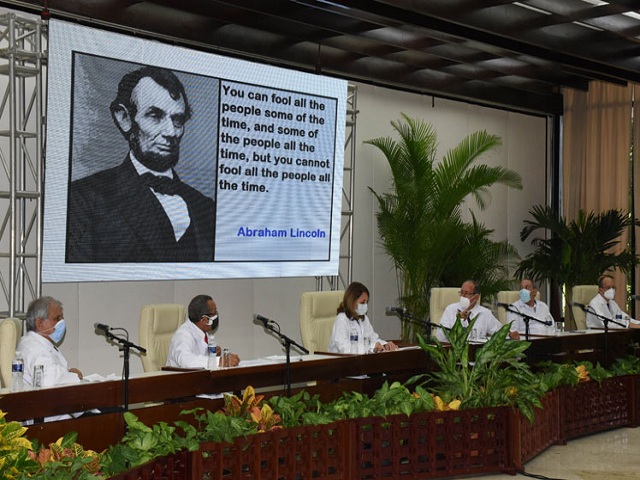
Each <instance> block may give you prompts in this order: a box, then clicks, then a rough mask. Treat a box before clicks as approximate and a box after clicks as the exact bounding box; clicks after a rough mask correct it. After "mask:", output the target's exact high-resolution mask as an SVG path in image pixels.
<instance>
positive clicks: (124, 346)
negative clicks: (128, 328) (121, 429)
mask: <svg viewBox="0 0 640 480" xmlns="http://www.w3.org/2000/svg"><path fill="white" fill-rule="evenodd" d="M103 331H104V334H105V336H106V337H107V338H108V339H109V340H112V341H114V342H117V343H119V344H120V347H118V350H119V351H121V352H123V353H124V411H125V412H128V411H129V357H130V351H131V349H132V348H135V349H136V350H138V352H140V353H147V350H146V349H145V348H142V347H141V346H139V345H136V344H135V343H133V342H130V341H129V340H127V339H126V338H122V337H118V336H117V335H114V334H113V333H111V332H110V331H109V330H103ZM126 428H127V427H126V426H125V431H126Z"/></svg>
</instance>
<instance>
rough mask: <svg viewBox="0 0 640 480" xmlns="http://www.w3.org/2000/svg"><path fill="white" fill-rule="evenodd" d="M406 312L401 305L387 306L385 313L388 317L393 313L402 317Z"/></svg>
mask: <svg viewBox="0 0 640 480" xmlns="http://www.w3.org/2000/svg"><path fill="white" fill-rule="evenodd" d="M404 314H405V309H404V308H401V307H387V308H386V309H385V315H387V317H389V316H391V315H400V316H401V317H402V316H403V315H404Z"/></svg>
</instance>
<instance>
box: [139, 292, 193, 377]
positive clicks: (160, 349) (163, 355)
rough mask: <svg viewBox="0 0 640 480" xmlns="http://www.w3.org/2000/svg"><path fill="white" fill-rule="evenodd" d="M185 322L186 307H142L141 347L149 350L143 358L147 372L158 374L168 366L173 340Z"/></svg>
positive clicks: (163, 305)
mask: <svg viewBox="0 0 640 480" xmlns="http://www.w3.org/2000/svg"><path fill="white" fill-rule="evenodd" d="M184 320H185V310H184V305H180V304H177V303H164V304H157V305H145V306H144V307H142V309H141V310H140V346H141V347H143V348H145V349H146V350H147V353H146V355H142V357H141V358H142V367H143V368H144V371H145V372H156V371H158V370H161V369H162V367H164V366H165V365H166V363H167V353H168V351H169V344H170V343H171V338H173V334H174V333H175V331H176V330H177V329H178V327H179V326H180V325H182V323H183V322H184Z"/></svg>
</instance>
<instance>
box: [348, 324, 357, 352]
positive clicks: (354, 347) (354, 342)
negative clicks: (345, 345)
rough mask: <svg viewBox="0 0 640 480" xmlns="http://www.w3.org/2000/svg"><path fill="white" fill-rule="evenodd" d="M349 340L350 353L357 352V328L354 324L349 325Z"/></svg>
mask: <svg viewBox="0 0 640 480" xmlns="http://www.w3.org/2000/svg"><path fill="white" fill-rule="evenodd" d="M349 342H350V343H351V353H358V330H357V329H356V327H355V325H354V326H353V327H351V333H350V334H349Z"/></svg>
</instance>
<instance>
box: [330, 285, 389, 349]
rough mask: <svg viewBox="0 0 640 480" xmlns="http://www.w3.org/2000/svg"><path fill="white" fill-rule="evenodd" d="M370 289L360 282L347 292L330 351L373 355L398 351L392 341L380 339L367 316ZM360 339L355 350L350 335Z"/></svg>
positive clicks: (355, 345) (340, 307) (332, 336)
mask: <svg viewBox="0 0 640 480" xmlns="http://www.w3.org/2000/svg"><path fill="white" fill-rule="evenodd" d="M368 302H369V290H367V287H365V286H364V285H363V284H362V283H360V282H353V283H351V285H349V286H348V287H347V289H346V290H345V292H344V298H343V299H342V302H341V303H340V305H339V306H338V316H337V317H336V320H335V322H333V331H332V332H331V339H330V340H329V351H330V352H333V353H370V352H376V353H377V352H386V351H392V350H397V349H398V347H397V346H396V345H395V344H394V343H393V342H385V341H384V340H381V339H380V337H379V336H378V334H377V333H376V332H375V331H374V330H373V326H372V325H371V322H370V321H369V317H367V303H368ZM352 333H353V336H354V337H355V336H357V341H356V342H354V345H353V348H352V345H351V338H350V337H351V335H352Z"/></svg>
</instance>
